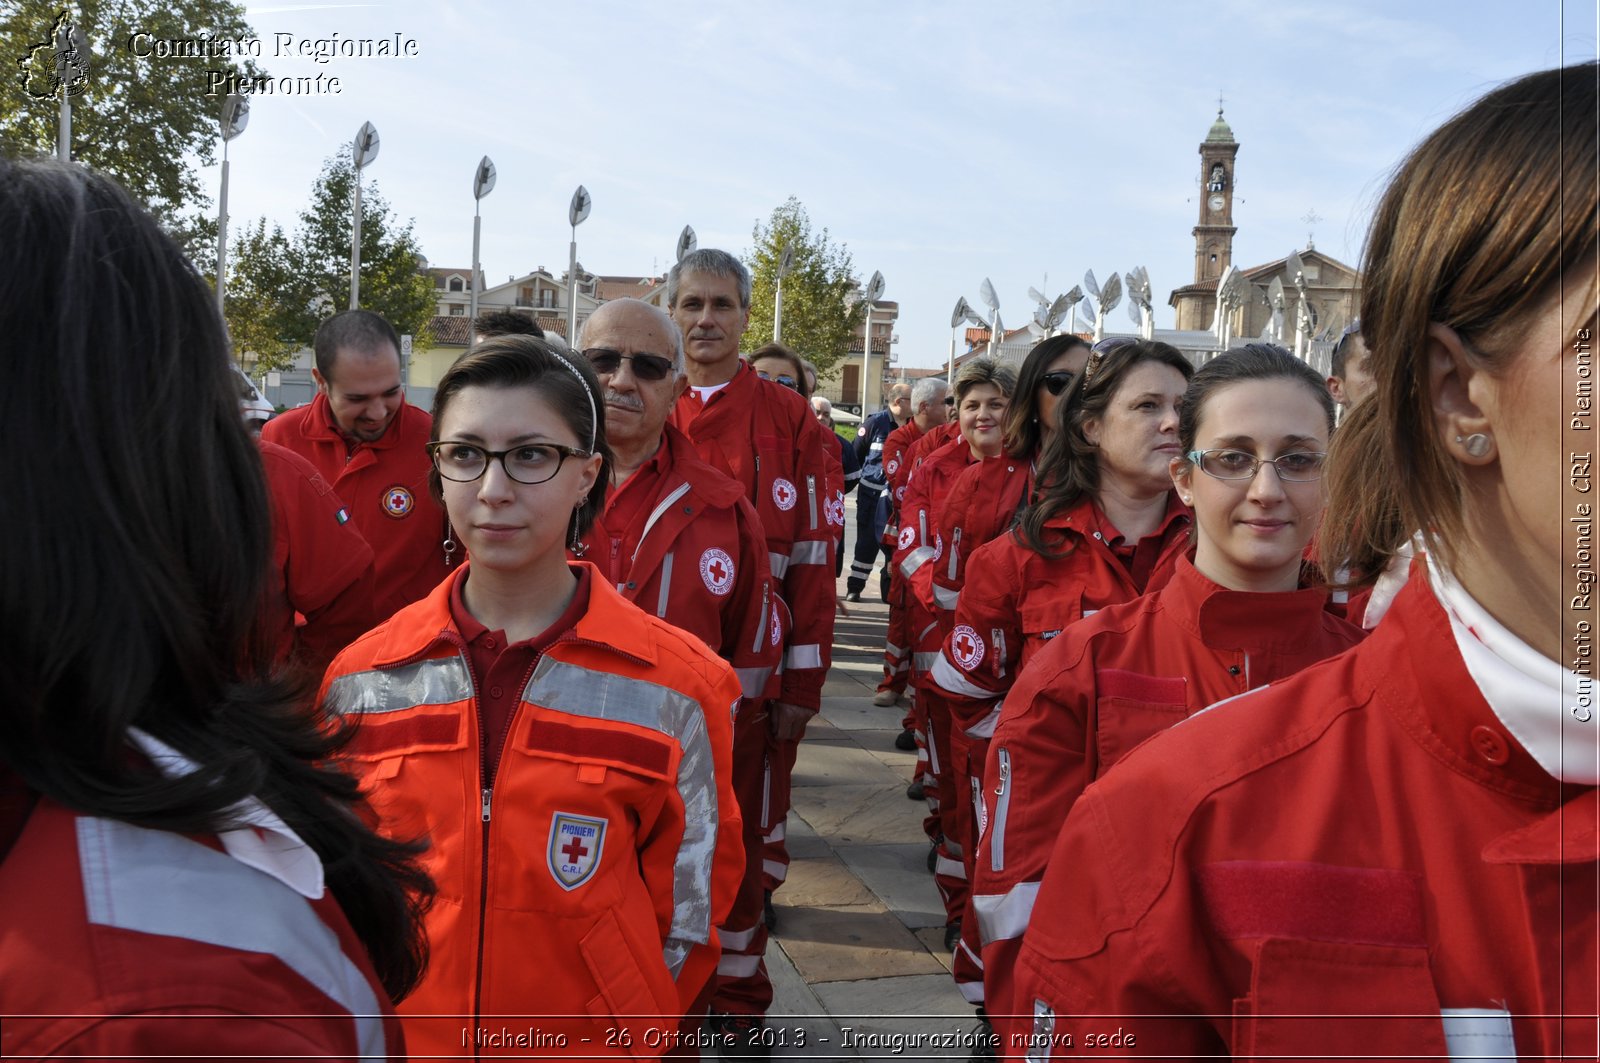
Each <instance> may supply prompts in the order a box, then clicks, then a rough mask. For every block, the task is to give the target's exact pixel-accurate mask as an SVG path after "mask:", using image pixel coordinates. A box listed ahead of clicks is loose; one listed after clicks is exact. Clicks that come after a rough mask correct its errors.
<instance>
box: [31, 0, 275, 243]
mask: <svg viewBox="0 0 1600 1063" xmlns="http://www.w3.org/2000/svg"><path fill="white" fill-rule="evenodd" d="M64 9H66V10H68V11H69V15H68V17H69V18H70V20H71V21H72V22H73V23H74V24H76V25H77V26H78V28H79V29H81V30H82V31H83V33H84V34H85V35H86V36H87V38H88V40H89V52H90V54H89V56H88V75H87V79H86V83H85V87H84V90H83V92H82V93H81V94H79V95H77V96H74V97H72V153H73V158H75V159H76V160H77V161H79V162H81V163H84V164H85V165H87V166H90V167H92V168H94V169H96V170H99V171H101V172H103V173H107V174H110V175H111V176H113V177H115V178H116V179H117V180H118V181H120V182H121V183H122V184H123V186H124V187H126V188H127V189H128V191H129V192H131V193H132V194H133V195H134V196H135V197H137V198H138V199H139V200H141V201H142V202H143V203H144V204H145V205H146V206H147V207H148V208H149V209H150V211H151V213H153V214H155V215H156V217H157V218H159V219H160V220H161V222H162V224H163V225H165V226H166V227H167V229H168V230H169V231H171V232H173V233H174V234H175V235H176V236H178V237H179V238H180V239H181V240H183V241H184V242H185V243H186V244H187V245H188V246H189V248H190V250H191V251H199V250H200V248H202V247H203V245H204V232H203V224H202V221H201V219H202V216H203V215H205V214H206V213H207V208H208V207H209V206H210V202H211V200H210V196H209V195H208V194H207V192H206V191H205V190H204V189H202V188H201V185H200V177H199V167H200V166H204V165H208V164H210V163H211V162H213V161H214V160H215V158H216V151H217V142H218V139H219V134H218V130H217V120H218V117H219V115H220V113H221V108H222V97H220V96H208V95H206V90H207V87H208V75H207V71H208V70H219V71H225V72H229V73H233V74H240V75H244V74H248V75H257V74H261V73H263V71H262V70H261V69H260V68H259V67H258V66H257V65H256V64H255V63H254V61H252V60H250V59H245V60H244V61H242V62H241V61H240V60H239V59H237V58H235V57H213V56H207V57H205V58H199V57H196V58H175V59H157V58H155V57H153V56H151V57H148V58H141V57H140V56H138V55H135V54H134V49H133V48H131V47H130V39H131V38H132V37H133V36H134V34H136V33H148V34H149V35H150V39H151V40H169V39H173V38H194V37H208V38H211V39H213V40H216V39H221V38H226V39H229V40H238V39H240V38H253V37H254V36H255V31H254V30H252V29H251V28H250V25H249V23H248V22H246V21H245V12H244V6H243V5H242V4H238V3H234V2H232V0H117V2H116V3H111V2H109V0H80V2H78V3H74V4H71V5H69V4H67V3H66V2H65V0H7V2H6V3H0V66H5V67H8V68H9V69H10V71H11V74H10V75H8V76H6V77H5V78H3V79H0V85H3V87H0V152H3V153H5V154H7V155H11V156H13V157H28V156H33V155H51V154H54V153H55V149H56V135H57V116H58V114H59V109H60V97H59V95H54V96H50V97H49V98H47V99H36V98H35V97H34V96H33V95H32V94H31V93H41V94H42V93H44V92H47V91H48V90H49V88H50V71H51V70H52V69H53V66H54V56H53V47H46V48H43V49H38V50H37V51H36V50H35V49H36V47H37V46H38V45H40V44H41V43H45V42H47V41H49V40H50V37H51V30H52V28H53V27H54V25H55V22H56V19H57V17H58V16H59V15H60V14H61V12H62V11H63V10H64ZM19 68H20V75H21V76H17V75H18V74H19ZM30 90H31V91H30ZM212 238H213V239H214V238H215V229H214V228H213V229H212ZM196 257H197V258H198V257H199V256H198V255H196Z"/></svg>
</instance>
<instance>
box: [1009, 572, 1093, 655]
mask: <svg viewBox="0 0 1600 1063" xmlns="http://www.w3.org/2000/svg"><path fill="white" fill-rule="evenodd" d="M1022 589H1023V590H1027V588H1022ZM1018 619H1020V620H1021V621H1022V634H1023V636H1024V637H1025V638H1026V639H1027V641H1028V642H1029V643H1031V644H1032V645H1033V649H1034V651H1037V650H1038V648H1039V646H1040V645H1042V644H1043V643H1045V642H1048V641H1050V640H1051V639H1053V638H1055V637H1056V636H1057V635H1059V634H1061V632H1063V631H1065V630H1066V629H1067V628H1068V627H1069V626H1070V625H1072V624H1075V623H1077V622H1078V621H1079V620H1081V619H1083V598H1082V595H1081V594H1080V593H1079V592H1078V591H1077V590H1076V589H1072V590H1068V589H1066V588H1058V587H1040V588H1038V589H1037V592H1034V591H1028V593H1027V594H1026V596H1025V597H1024V598H1023V600H1022V605H1021V607H1020V608H1019V609H1018Z"/></svg>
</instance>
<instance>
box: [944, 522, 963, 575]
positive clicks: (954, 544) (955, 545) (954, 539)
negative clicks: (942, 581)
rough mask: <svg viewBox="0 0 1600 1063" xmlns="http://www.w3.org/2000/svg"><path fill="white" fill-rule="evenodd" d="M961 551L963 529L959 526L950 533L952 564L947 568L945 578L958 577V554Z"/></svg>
mask: <svg viewBox="0 0 1600 1063" xmlns="http://www.w3.org/2000/svg"><path fill="white" fill-rule="evenodd" d="M959 553H961V529H960V528H959V527H958V528H956V530H955V531H953V532H951V533H950V564H949V566H948V567H946V569H945V578H946V579H949V580H954V579H955V578H956V555H958V554H959Z"/></svg>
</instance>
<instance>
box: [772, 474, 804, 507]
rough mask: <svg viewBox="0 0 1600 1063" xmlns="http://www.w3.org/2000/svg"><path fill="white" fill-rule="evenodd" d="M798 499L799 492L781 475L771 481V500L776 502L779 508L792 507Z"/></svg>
mask: <svg viewBox="0 0 1600 1063" xmlns="http://www.w3.org/2000/svg"><path fill="white" fill-rule="evenodd" d="M799 499H800V492H798V491H796V490H795V489H794V484H792V483H790V482H789V481H788V480H785V479H784V478H783V477H781V476H780V477H778V478H777V479H776V480H774V481H772V500H773V501H774V502H776V503H777V504H778V508H779V509H782V510H790V509H793V508H794V504H795V502H797V501H799Z"/></svg>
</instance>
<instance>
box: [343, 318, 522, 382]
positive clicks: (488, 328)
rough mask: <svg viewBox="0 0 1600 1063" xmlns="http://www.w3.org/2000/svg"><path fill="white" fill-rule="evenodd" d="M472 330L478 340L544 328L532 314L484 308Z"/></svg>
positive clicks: (473, 323)
mask: <svg viewBox="0 0 1600 1063" xmlns="http://www.w3.org/2000/svg"><path fill="white" fill-rule="evenodd" d="M472 331H473V332H475V333H477V336H478V338H479V339H480V340H484V339H488V338H489V337H491V336H537V337H539V338H541V339H542V338H544V329H542V328H540V327H539V323H538V322H537V321H535V320H534V319H533V315H532V314H519V313H517V312H516V311H515V310H485V311H484V312H483V313H481V314H479V315H478V316H477V317H475V318H473V319H472ZM324 375H326V374H324Z"/></svg>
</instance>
